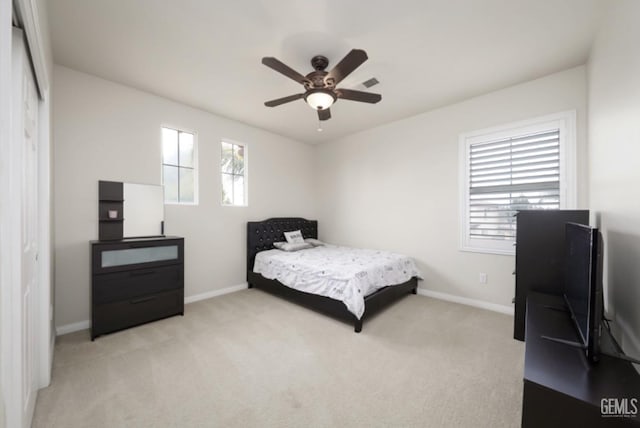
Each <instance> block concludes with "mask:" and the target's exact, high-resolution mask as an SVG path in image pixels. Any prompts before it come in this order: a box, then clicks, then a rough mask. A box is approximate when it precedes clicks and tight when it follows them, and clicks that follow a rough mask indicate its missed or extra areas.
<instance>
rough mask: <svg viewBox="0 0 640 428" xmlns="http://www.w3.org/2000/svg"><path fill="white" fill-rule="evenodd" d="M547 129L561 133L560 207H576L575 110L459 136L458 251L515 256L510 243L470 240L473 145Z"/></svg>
mask: <svg viewBox="0 0 640 428" xmlns="http://www.w3.org/2000/svg"><path fill="white" fill-rule="evenodd" d="M546 128H558V129H559V130H560V208H561V209H575V208H576V207H577V200H576V199H577V175H576V156H577V153H576V111H575V110H568V111H563V112H559V113H554V114H550V115H546V116H541V117H536V118H533V119H527V120H522V121H518V122H512V123H509V124H505V125H500V126H494V127H491V128H485V129H480V130H477V131H472V132H466V133H463V134H460V137H459V139H458V177H459V178H458V195H459V213H460V217H459V233H460V235H459V239H460V250H461V251H471V252H478V253H490V254H499V255H514V254H515V248H514V247H513V240H490V239H482V240H480V239H472V238H471V237H470V236H469V234H468V229H467V220H468V218H467V217H468V201H469V185H468V182H469V168H467V165H468V162H467V160H468V159H467V156H468V153H469V147H470V146H471V145H472V144H477V143H480V142H488V141H492V140H501V139H505V138H509V137H513V136H514V134H519V135H524V134H529V133H535V132H539V131H543V130H544V129H546Z"/></svg>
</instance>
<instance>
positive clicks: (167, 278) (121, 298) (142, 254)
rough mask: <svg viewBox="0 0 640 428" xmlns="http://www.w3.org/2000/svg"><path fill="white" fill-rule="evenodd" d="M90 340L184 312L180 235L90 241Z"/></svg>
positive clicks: (181, 240)
mask: <svg viewBox="0 0 640 428" xmlns="http://www.w3.org/2000/svg"><path fill="white" fill-rule="evenodd" d="M91 273H92V286H91V291H92V292H91V302H92V303H91V311H92V314H91V320H92V325H91V340H93V339H95V338H96V337H98V336H100V335H102V334H106V333H111V332H114V331H117V330H121V329H124V328H128V327H133V326H135V325H138V324H143V323H146V322H149V321H154V320H157V319H160V318H166V317H169V316H173V315H182V314H184V239H183V238H179V237H156V238H145V239H125V240H120V241H107V242H104V241H92V242H91Z"/></svg>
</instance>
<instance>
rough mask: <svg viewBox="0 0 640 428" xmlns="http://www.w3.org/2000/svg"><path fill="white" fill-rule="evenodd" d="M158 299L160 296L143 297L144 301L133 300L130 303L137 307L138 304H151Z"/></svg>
mask: <svg viewBox="0 0 640 428" xmlns="http://www.w3.org/2000/svg"><path fill="white" fill-rule="evenodd" d="M157 297H158V296H151V297H143V298H142V299H136V300H132V301H131V302H130V303H131V304H132V305H137V304H138V303H144V302H149V301H151V300H155V299H156V298H157Z"/></svg>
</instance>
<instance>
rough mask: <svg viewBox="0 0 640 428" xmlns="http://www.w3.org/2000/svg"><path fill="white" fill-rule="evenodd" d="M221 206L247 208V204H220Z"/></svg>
mask: <svg viewBox="0 0 640 428" xmlns="http://www.w3.org/2000/svg"><path fill="white" fill-rule="evenodd" d="M222 206H223V207H230V208H248V207H249V204H244V205H233V204H222Z"/></svg>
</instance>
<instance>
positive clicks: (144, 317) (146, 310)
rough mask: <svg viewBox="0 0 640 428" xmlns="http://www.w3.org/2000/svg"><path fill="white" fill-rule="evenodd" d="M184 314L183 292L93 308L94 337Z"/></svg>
mask: <svg viewBox="0 0 640 428" xmlns="http://www.w3.org/2000/svg"><path fill="white" fill-rule="evenodd" d="M182 313H184V292H183V290H175V291H167V292H163V293H157V294H153V295H150V296H143V297H137V298H134V299H129V300H125V301H121V302H114V303H107V304H103V305H96V306H95V307H94V308H93V326H92V331H91V334H92V337H96V336H99V335H101V334H105V333H110V332H113V331H116V330H121V329H123V328H127V327H131V326H134V325H138V324H143V323H146V322H149V321H154V320H157V319H160V318H166V317H169V316H172V315H178V314H182Z"/></svg>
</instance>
